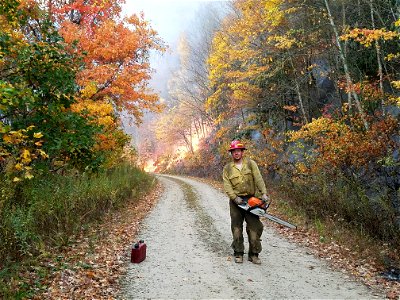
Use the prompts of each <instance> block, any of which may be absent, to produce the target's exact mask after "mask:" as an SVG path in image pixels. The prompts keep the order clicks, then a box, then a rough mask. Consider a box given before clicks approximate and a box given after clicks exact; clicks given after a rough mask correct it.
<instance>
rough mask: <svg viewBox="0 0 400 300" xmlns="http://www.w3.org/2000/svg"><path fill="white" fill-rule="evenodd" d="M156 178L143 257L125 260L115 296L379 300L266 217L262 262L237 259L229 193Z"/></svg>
mask: <svg viewBox="0 0 400 300" xmlns="http://www.w3.org/2000/svg"><path fill="white" fill-rule="evenodd" d="M158 178H159V180H160V181H161V182H162V184H163V185H164V186H165V192H164V195H163V197H162V199H160V201H159V202H158V204H157V205H156V207H155V208H154V209H153V211H152V212H151V213H150V215H149V216H148V217H147V218H146V219H145V220H144V222H143V224H142V228H141V230H140V232H139V235H138V238H140V239H144V240H145V242H146V244H147V258H146V260H145V261H143V262H142V263H140V264H129V266H128V270H127V274H126V276H125V277H124V278H123V280H122V282H123V286H122V290H121V295H120V298H121V299H136V298H141V299H143V298H147V299H148V298H153V299H154V298H164V299H177V298H180V299H182V298H186V299H200V298H201V299H209V298H213V299H215V298H242V299H249V298H253V299H254V298H255V299H261V298H263V299H265V298H269V299H284V298H292V299H293V298H294V299H310V298H313V299H316V298H318V299H328V298H329V299H382V298H384V296H382V295H379V294H376V293H373V292H372V291H371V290H369V289H368V288H367V287H365V286H364V285H362V284H360V283H357V282H354V281H352V280H351V279H350V278H349V277H348V276H346V275H344V274H342V273H339V272H335V271H332V270H330V269H329V268H328V267H327V266H326V264H325V263H324V262H322V261H320V260H318V259H316V258H315V257H313V256H312V255H309V254H307V249H304V248H301V247H299V246H297V245H296V244H293V243H291V242H289V241H287V240H286V239H284V238H282V237H280V236H279V235H278V234H277V233H276V232H274V230H273V229H272V228H271V227H269V226H268V224H269V222H270V221H267V220H264V223H265V231H264V233H263V241H262V245H263V251H262V253H261V255H260V258H261V260H262V264H261V265H254V264H252V263H251V262H249V261H247V260H245V261H244V263H243V264H236V263H235V262H234V261H233V258H232V257H231V254H232V250H231V248H230V243H231V233H230V218H229V206H228V198H227V196H226V195H225V194H223V193H221V192H220V191H218V190H216V189H214V188H213V187H211V186H209V185H207V184H205V183H201V182H198V181H195V180H193V179H188V178H183V177H175V176H164V175H163V176H158ZM245 240H246V238H245ZM247 245H248V244H247V243H246V244H245V246H246V247H247Z"/></svg>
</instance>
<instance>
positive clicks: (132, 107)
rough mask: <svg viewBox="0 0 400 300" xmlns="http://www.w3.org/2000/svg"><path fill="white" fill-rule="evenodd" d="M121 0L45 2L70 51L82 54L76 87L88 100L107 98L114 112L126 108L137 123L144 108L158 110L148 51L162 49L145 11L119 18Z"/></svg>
mask: <svg viewBox="0 0 400 300" xmlns="http://www.w3.org/2000/svg"><path fill="white" fill-rule="evenodd" d="M122 3H123V1H120V0H107V1H97V0H91V1H83V0H77V1H69V2H67V3H65V2H63V1H55V0H49V1H48V2H47V6H48V8H49V11H50V12H51V14H52V16H53V18H54V19H55V20H56V22H57V23H59V24H60V33H61V35H62V37H63V38H64V39H65V41H66V42H67V43H69V44H70V45H71V46H72V45H76V46H75V48H71V51H79V52H80V53H84V54H85V56H84V57H83V62H84V65H85V67H84V68H82V70H80V71H79V72H78V74H77V82H78V84H79V86H80V89H81V90H82V91H83V92H84V91H85V89H90V90H91V92H90V99H91V100H94V101H106V102H107V101H110V102H111V103H112V104H113V106H114V108H115V110H116V111H121V110H123V109H124V110H127V111H129V112H130V113H131V114H132V115H133V116H134V117H135V119H136V122H137V123H140V122H141V118H142V116H143V112H144V111H159V110H160V109H161V107H162V106H161V105H160V103H158V100H159V99H158V96H157V95H156V94H155V93H154V92H152V91H151V90H150V89H149V87H148V80H149V79H150V76H151V68H150V64H149V55H150V51H154V50H155V51H160V52H163V51H164V49H165V48H164V45H163V42H162V41H161V39H159V38H158V36H157V33H156V32H155V31H154V30H153V29H152V28H151V27H150V24H149V23H148V22H147V21H145V20H144V17H143V15H132V16H129V17H124V18H122V17H121V4H122Z"/></svg>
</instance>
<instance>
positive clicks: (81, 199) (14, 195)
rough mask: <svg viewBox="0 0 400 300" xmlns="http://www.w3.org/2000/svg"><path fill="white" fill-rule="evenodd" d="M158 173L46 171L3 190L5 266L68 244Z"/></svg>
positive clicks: (0, 261)
mask: <svg viewBox="0 0 400 300" xmlns="http://www.w3.org/2000/svg"><path fill="white" fill-rule="evenodd" d="M152 182H153V177H151V176H150V175H148V174H146V173H144V172H142V171H140V170H139V169H136V168H135V167H132V166H130V165H121V166H118V167H116V168H114V169H112V170H108V171H107V172H104V173H99V174H83V175H76V174H70V175H63V176H61V175H58V174H46V175H45V176H41V177H37V178H34V179H32V180H30V181H26V182H24V183H23V184H22V185H19V186H16V187H14V189H13V190H12V191H10V185H9V184H8V185H7V184H0V188H1V189H2V190H1V192H2V198H1V201H2V202H1V206H0V209H1V218H0V245H1V249H0V267H4V266H5V265H7V264H10V263H13V262H15V261H20V260H23V259H25V258H28V257H31V256H34V255H38V254H39V253H40V252H41V250H42V249H43V247H48V246H53V247H54V246H56V247H57V246H62V245H66V244H68V241H69V239H70V237H71V236H73V235H74V234H75V233H77V232H79V231H80V230H82V228H84V227H85V226H88V225H89V224H90V223H92V222H95V221H97V220H100V219H101V218H102V216H103V215H104V214H106V213H107V212H109V211H110V210H112V209H116V208H119V207H121V206H123V205H124V203H125V202H126V201H127V200H128V199H131V200H132V199H133V200H134V199H135V198H137V197H138V196H139V194H141V193H143V192H146V191H148V190H149V189H150V188H151V186H152Z"/></svg>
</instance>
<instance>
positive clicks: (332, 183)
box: [274, 174, 400, 263]
mask: <svg viewBox="0 0 400 300" xmlns="http://www.w3.org/2000/svg"><path fill="white" fill-rule="evenodd" d="M277 186H279V187H278V188H277ZM274 189H276V192H277V193H278V194H279V198H282V199H283V201H284V202H285V208H284V210H289V211H291V212H296V213H295V214H297V215H300V214H301V218H302V219H303V220H304V222H305V224H306V225H310V226H311V227H312V228H314V229H315V230H316V231H318V232H319V234H320V237H321V242H324V241H325V240H329V239H334V240H336V241H338V242H341V243H347V244H348V245H349V246H352V247H354V248H359V249H365V248H366V247H369V248H375V247H376V246H379V245H380V246H381V248H382V249H386V250H387V251H386V250H385V251H384V253H385V254H384V255H381V254H382V253H377V257H376V259H378V260H381V262H382V263H384V261H383V260H385V259H386V258H387V257H386V255H389V256H391V254H390V253H392V254H393V253H396V252H397V249H399V246H400V243H399V237H400V228H399V225H398V223H397V222H398V220H397V218H396V210H395V207H394V206H393V204H392V203H391V201H390V199H388V198H387V197H385V195H384V194H383V193H382V194H380V195H379V197H373V198H371V197H369V196H368V195H367V194H366V191H365V188H364V187H363V186H362V185H361V184H358V183H357V182H356V181H354V180H349V179H348V178H345V177H344V176H342V175H337V176H335V177H334V178H332V177H330V176H326V175H325V174H318V175H315V176H308V177H307V178H303V179H302V180H299V179H296V180H293V178H286V179H285V180H282V181H280V182H279V184H277V185H274ZM393 258H394V259H397V258H396V257H393ZM398 263H400V261H399V262H398Z"/></svg>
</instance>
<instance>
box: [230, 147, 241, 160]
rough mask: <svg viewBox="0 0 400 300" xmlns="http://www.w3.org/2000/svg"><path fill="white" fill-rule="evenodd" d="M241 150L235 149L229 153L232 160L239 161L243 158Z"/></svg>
mask: <svg viewBox="0 0 400 300" xmlns="http://www.w3.org/2000/svg"><path fill="white" fill-rule="evenodd" d="M243 152H244V150H243V149H235V150H232V151H231V155H232V157H233V159H234V160H240V159H241V158H242V157H243Z"/></svg>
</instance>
